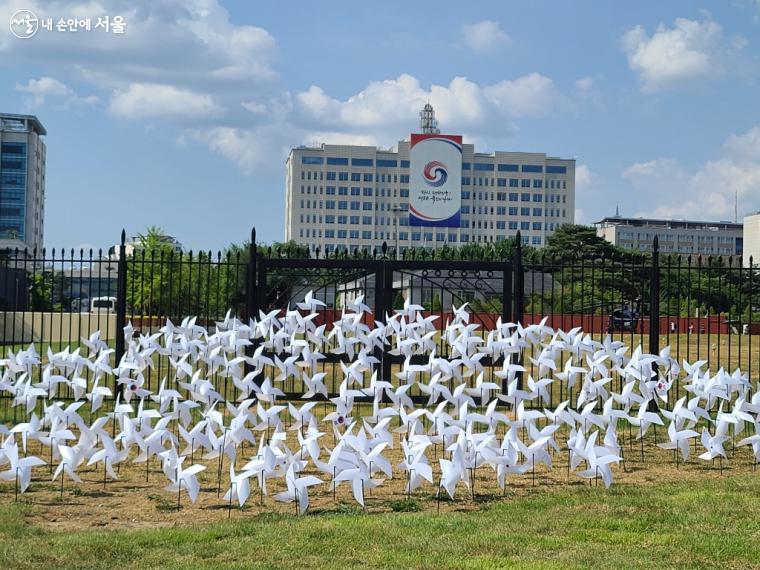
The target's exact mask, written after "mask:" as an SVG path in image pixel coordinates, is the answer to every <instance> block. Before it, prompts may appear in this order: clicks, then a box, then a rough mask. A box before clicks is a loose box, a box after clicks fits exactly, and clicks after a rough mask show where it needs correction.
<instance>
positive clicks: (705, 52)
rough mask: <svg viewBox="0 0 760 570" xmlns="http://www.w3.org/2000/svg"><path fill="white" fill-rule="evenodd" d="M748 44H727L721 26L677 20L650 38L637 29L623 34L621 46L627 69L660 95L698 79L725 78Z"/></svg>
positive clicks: (736, 40)
mask: <svg viewBox="0 0 760 570" xmlns="http://www.w3.org/2000/svg"><path fill="white" fill-rule="evenodd" d="M745 43H746V41H745V40H744V39H743V38H741V37H740V36H737V37H735V38H734V39H733V40H731V41H730V42H727V41H725V39H724V37H723V29H722V28H721V26H720V24H718V23H717V22H714V21H713V20H711V19H710V18H709V17H708V18H706V19H705V20H703V21H697V20H688V19H686V18H677V19H676V20H675V22H674V24H673V27H667V26H666V25H665V24H660V25H659V26H658V27H657V30H656V31H655V32H654V33H653V34H652V35H651V36H650V35H648V34H647V31H646V30H645V29H644V27H643V26H641V25H638V26H635V27H633V28H631V29H630V30H628V31H627V32H625V34H623V37H622V39H621V46H622V49H623V51H624V52H625V54H626V56H627V58H628V66H629V67H630V69H631V70H632V71H634V72H635V73H636V74H637V75H638V77H639V80H640V82H641V85H642V90H643V91H657V90H661V89H665V88H668V87H672V86H675V85H678V84H681V83H684V82H688V81H693V80H697V79H706V78H714V77H718V76H720V75H722V74H723V73H724V72H725V71H726V69H727V67H728V65H729V63H730V61H731V60H732V59H733V58H735V56H736V55H738V52H740V51H741V49H742V48H743V47H744V44H745Z"/></svg>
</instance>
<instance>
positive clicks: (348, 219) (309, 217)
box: [300, 210, 559, 232]
mask: <svg viewBox="0 0 760 570" xmlns="http://www.w3.org/2000/svg"><path fill="white" fill-rule="evenodd" d="M548 215H549V214H548V212H547V216H548ZM556 215H557V217H559V210H557V211H556ZM300 219H301V224H302V225H303V224H304V223H306V224H317V223H319V224H322V223H323V221H324V223H325V224H328V225H332V224H335V223H337V224H338V225H339V226H345V225H352V226H353V225H360V224H361V225H364V226H393V225H394V224H395V223H398V226H399V227H408V226H409V218H406V217H403V218H401V219H395V218H388V217H385V216H376V217H373V216H357V215H352V216H348V215H338V216H336V215H335V214H326V215H324V216H322V215H321V214H320V215H317V214H306V215H305V216H304V215H303V214H301V217H300ZM558 226H559V222H557V223H555V222H545V223H544V224H543V225H542V223H541V222H529V221H523V222H518V221H517V220H497V221H496V225H495V226H494V221H493V220H477V222H476V221H475V220H472V221H470V220H469V219H468V218H460V220H459V227H460V228H465V229H466V228H473V229H474V228H476V227H477V228H478V229H489V228H490V229H494V227H495V229H497V230H499V229H502V230H503V229H506V228H509V229H510V230H516V229H518V227H519V229H522V230H529V229H534V230H541V229H542V228H545V229H547V230H549V231H554V228H555V227H558ZM312 231H314V232H316V231H317V230H316V229H315V230H312Z"/></svg>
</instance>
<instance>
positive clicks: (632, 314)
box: [607, 307, 639, 333]
mask: <svg viewBox="0 0 760 570" xmlns="http://www.w3.org/2000/svg"><path fill="white" fill-rule="evenodd" d="M638 323H639V313H638V312H637V311H634V310H633V309H631V308H629V307H624V308H622V309H615V310H614V311H612V314H611V315H610V322H609V324H608V325H607V332H609V333H612V332H635V331H636V326H637V325H638Z"/></svg>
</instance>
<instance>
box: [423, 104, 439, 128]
mask: <svg viewBox="0 0 760 570" xmlns="http://www.w3.org/2000/svg"><path fill="white" fill-rule="evenodd" d="M420 129H421V130H422V132H423V133H429V134H435V135H437V134H439V133H440V132H441V131H440V130H438V121H437V120H436V118H435V111H434V110H433V106H432V105H431V104H430V103H426V104H425V106H424V107H423V108H422V111H420Z"/></svg>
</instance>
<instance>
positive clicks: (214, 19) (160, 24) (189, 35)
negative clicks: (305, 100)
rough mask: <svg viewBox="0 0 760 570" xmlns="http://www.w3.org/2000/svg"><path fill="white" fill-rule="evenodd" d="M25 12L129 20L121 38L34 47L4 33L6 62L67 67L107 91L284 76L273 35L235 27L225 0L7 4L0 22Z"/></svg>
mask: <svg viewBox="0 0 760 570" xmlns="http://www.w3.org/2000/svg"><path fill="white" fill-rule="evenodd" d="M20 8H24V9H29V10H32V11H34V12H35V13H36V14H37V15H38V16H39V17H50V18H52V19H53V20H54V21H55V20H56V19H58V18H67V17H72V16H75V15H76V16H79V17H89V18H91V19H93V20H97V17H98V16H104V15H110V16H115V15H121V16H123V17H124V18H125V19H126V22H127V27H126V31H125V33H124V34H119V35H115V34H107V33H96V32H95V31H92V32H90V33H81V32H80V33H77V34H68V33H38V34H37V35H36V36H35V37H34V39H33V41H18V40H16V41H14V38H13V37H12V36H11V35H10V34H3V35H0V54H2V57H3V59H4V60H5V59H6V58H7V59H11V58H12V57H13V58H14V59H15V60H18V61H27V62H32V63H40V64H46V65H56V64H61V63H63V64H65V65H66V67H67V68H75V69H77V70H78V72H79V74H80V76H81V77H82V78H84V79H87V80H89V81H91V82H93V83H96V84H98V86H100V87H102V88H105V89H114V88H123V87H124V86H125V85H128V84H129V83H133V82H139V83H171V84H176V85H180V84H181V85H183V86H186V87H195V88H197V87H198V86H199V85H213V84H215V83H216V84H218V85H219V87H220V88H226V87H228V86H229V84H230V83H235V82H238V83H239V82H254V83H266V82H271V81H273V80H275V79H276V77H277V74H276V73H275V72H274V70H273V69H272V61H273V58H274V57H275V55H276V51H277V45H276V42H275V39H274V37H273V36H272V35H271V34H270V33H269V32H268V31H267V30H264V29H263V28H259V27H256V26H248V25H237V24H233V23H232V22H231V21H230V17H229V13H228V12H227V10H226V9H225V8H224V7H222V6H221V5H220V4H219V2H218V0H187V1H183V2H179V1H176V0H130V1H127V0H98V1H82V0H79V1H76V0H75V1H63V0H61V1H44V2H43V1H42V0H8V1H7V2H5V3H0V22H8V19H9V17H10V15H11V14H12V13H13V12H14V11H15V10H17V9H20ZM190 62H192V63H190Z"/></svg>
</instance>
